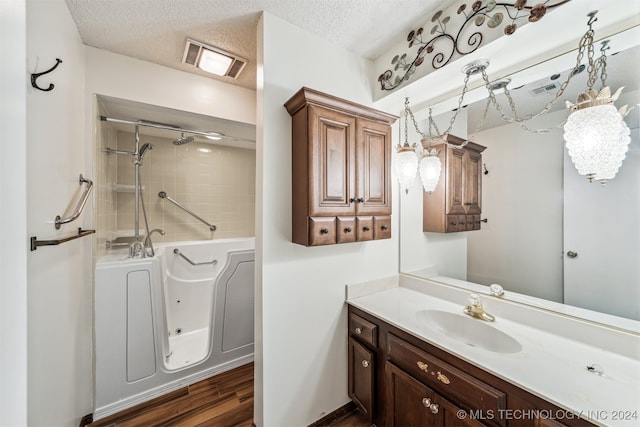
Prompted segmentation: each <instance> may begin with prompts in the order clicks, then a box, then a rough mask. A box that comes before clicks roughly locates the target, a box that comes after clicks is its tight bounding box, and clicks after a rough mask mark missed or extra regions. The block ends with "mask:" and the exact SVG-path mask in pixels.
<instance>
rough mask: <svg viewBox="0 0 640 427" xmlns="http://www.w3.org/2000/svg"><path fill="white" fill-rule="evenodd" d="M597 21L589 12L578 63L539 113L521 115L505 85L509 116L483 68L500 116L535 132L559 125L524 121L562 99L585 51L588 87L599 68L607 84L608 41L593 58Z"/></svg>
mask: <svg viewBox="0 0 640 427" xmlns="http://www.w3.org/2000/svg"><path fill="white" fill-rule="evenodd" d="M596 21H597V18H596V17H595V13H591V14H589V22H588V25H589V29H588V30H587V32H586V33H585V34H584V35H583V36H582V38H581V39H580V44H579V45H578V56H577V58H576V64H575V66H574V68H573V69H572V70H571V71H569V74H568V76H567V79H566V80H565V81H564V82H563V83H562V84H561V85H560V88H559V89H558V91H557V92H556V94H555V95H554V97H553V98H552V99H551V100H550V101H549V102H548V103H547V104H546V105H545V106H544V108H543V109H542V110H540V111H539V112H537V113H532V114H528V115H526V116H523V117H520V116H519V115H518V113H517V111H516V105H515V101H514V100H513V97H512V96H511V93H510V92H509V89H508V88H507V87H504V94H505V96H506V97H507V100H508V102H509V108H510V110H511V113H512V114H513V116H512V117H509V116H507V114H506V113H505V112H504V109H503V108H502V106H501V105H500V104H499V103H498V101H497V99H496V96H495V92H494V89H493V87H492V85H491V82H489V77H488V76H487V73H486V71H485V70H484V69H483V70H482V78H483V80H484V82H485V87H486V88H487V91H488V92H489V99H490V102H491V104H493V106H494V107H495V109H496V111H497V112H498V113H499V114H500V118H501V119H502V120H504V121H506V122H508V123H520V126H521V127H522V129H524V130H527V131H529V132H533V133H545V132H548V131H549V130H550V129H553V128H556V127H558V126H554V127H552V128H549V129H532V128H529V127H527V126H526V125H525V124H524V123H523V122H526V121H529V120H532V119H535V118H537V117H540V116H543V115H545V114H546V113H548V112H549V110H551V108H552V107H553V106H554V105H555V104H556V103H557V102H558V101H559V100H560V99H561V97H562V95H563V94H564V92H565V90H566V89H567V86H568V85H569V82H571V79H572V78H573V76H574V75H576V74H578V70H579V69H580V66H581V63H582V60H583V58H584V54H585V52H586V53H587V72H588V73H589V79H588V83H587V85H588V88H589V89H591V88H592V87H593V85H594V84H595V82H596V80H597V76H598V71H599V70H601V76H600V77H601V81H602V86H603V87H604V86H606V85H605V79H606V54H605V50H606V49H608V46H607V45H606V42H604V43H603V46H602V48H601V49H600V51H601V52H602V56H601V57H600V58H599V59H598V60H596V61H594V60H593V57H594V48H593V39H594V34H595V32H594V30H593V27H592V26H593V23H594V22H596Z"/></svg>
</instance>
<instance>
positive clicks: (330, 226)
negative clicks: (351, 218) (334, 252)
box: [309, 217, 336, 246]
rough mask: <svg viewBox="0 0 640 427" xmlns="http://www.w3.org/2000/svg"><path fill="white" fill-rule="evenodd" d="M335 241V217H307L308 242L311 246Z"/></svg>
mask: <svg viewBox="0 0 640 427" xmlns="http://www.w3.org/2000/svg"><path fill="white" fill-rule="evenodd" d="M334 243H336V219H335V218H334V217H328V218H322V217H312V218H309V244H310V245H311V246H318V245H332V244H334Z"/></svg>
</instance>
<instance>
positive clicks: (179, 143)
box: [173, 132, 196, 145]
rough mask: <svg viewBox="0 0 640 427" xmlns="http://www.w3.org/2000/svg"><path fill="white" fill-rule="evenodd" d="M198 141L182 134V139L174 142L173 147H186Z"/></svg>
mask: <svg viewBox="0 0 640 427" xmlns="http://www.w3.org/2000/svg"><path fill="white" fill-rule="evenodd" d="M195 140H196V139H195V138H194V137H193V136H184V132H182V133H181V134H180V138H178V139H176V140H175V141H173V145H184V144H188V143H190V142H193V141H195Z"/></svg>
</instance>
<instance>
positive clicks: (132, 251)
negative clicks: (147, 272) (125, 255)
mask: <svg viewBox="0 0 640 427" xmlns="http://www.w3.org/2000/svg"><path fill="white" fill-rule="evenodd" d="M146 256H147V253H146V251H145V250H144V245H143V244H142V242H141V241H140V240H136V241H135V242H133V243H132V244H131V246H129V258H146Z"/></svg>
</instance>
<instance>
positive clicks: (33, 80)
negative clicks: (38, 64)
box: [31, 58, 62, 92]
mask: <svg viewBox="0 0 640 427" xmlns="http://www.w3.org/2000/svg"><path fill="white" fill-rule="evenodd" d="M60 64H62V59H60V58H56V64H55V65H54V66H53V67H51V68H49V69H48V70H47V71H43V72H42V73H33V74H31V86H33V87H35V88H36V89H40V90H41V91H44V92H49V91H50V90H53V88H54V87H55V85H54V84H53V83H49V87H48V88H46V89H44V88H41V87H40V86H38V83H36V79H37V78H38V77H40V76H44V75H45V74H49V73H50V72H52V71H53V70H55V69H56V68H58V65H60Z"/></svg>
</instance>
